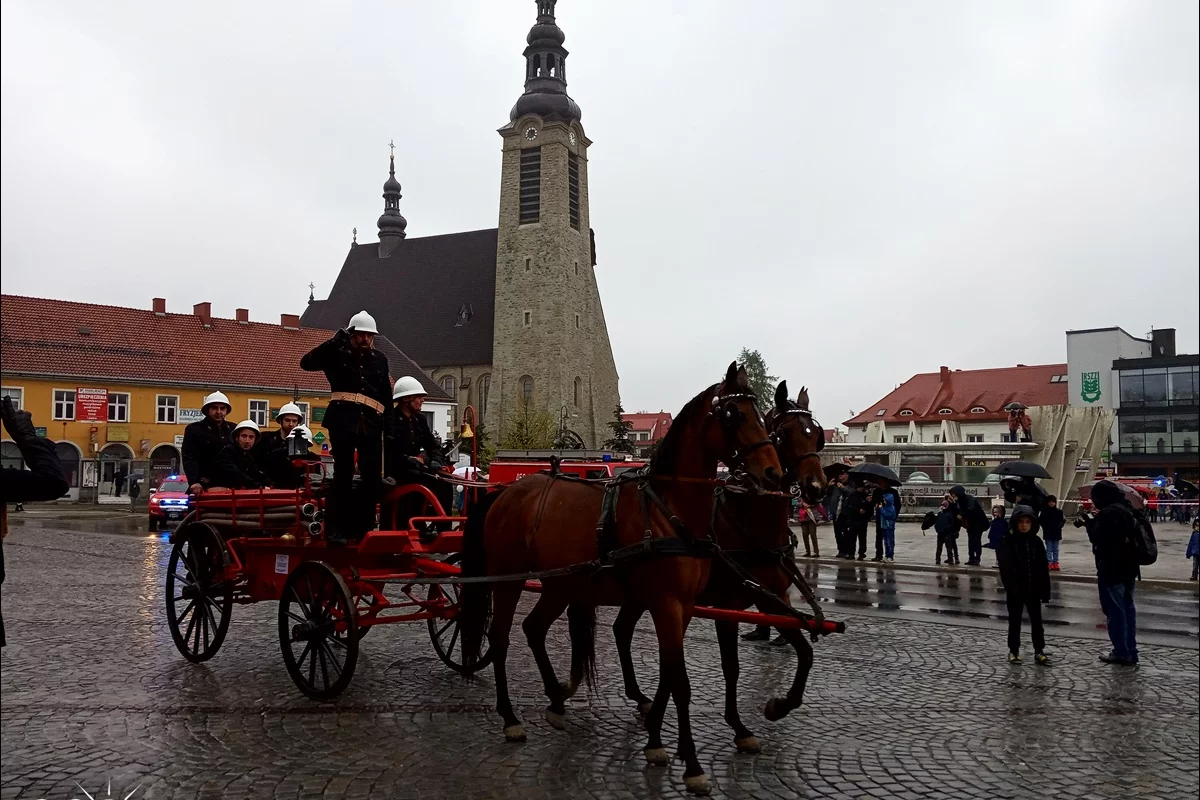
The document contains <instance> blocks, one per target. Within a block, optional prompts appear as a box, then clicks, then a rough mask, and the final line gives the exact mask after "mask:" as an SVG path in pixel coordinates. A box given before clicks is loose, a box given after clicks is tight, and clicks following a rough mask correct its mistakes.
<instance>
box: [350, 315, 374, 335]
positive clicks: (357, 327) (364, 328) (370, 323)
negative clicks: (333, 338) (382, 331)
mask: <svg viewBox="0 0 1200 800" xmlns="http://www.w3.org/2000/svg"><path fill="white" fill-rule="evenodd" d="M346 330H348V331H350V332H351V333H379V329H378V328H376V327H375V318H374V317H372V316H371V315H370V314H368V313H367V312H366V311H360V312H358V313H357V314H355V315H354V316H353V317H351V318H350V321H349V322H348V323H346Z"/></svg>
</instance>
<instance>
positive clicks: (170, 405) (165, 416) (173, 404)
mask: <svg viewBox="0 0 1200 800" xmlns="http://www.w3.org/2000/svg"><path fill="white" fill-rule="evenodd" d="M154 406H155V408H156V409H157V411H156V415H155V419H157V420H158V421H159V423H161V424H163V425H174V424H175V423H176V422H178V421H179V397H177V396H176V395H173V394H160V395H158V397H157V398H155V400H154Z"/></svg>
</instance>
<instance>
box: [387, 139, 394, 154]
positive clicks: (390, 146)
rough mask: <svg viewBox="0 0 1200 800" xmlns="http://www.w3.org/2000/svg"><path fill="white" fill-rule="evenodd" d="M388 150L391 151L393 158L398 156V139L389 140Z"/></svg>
mask: <svg viewBox="0 0 1200 800" xmlns="http://www.w3.org/2000/svg"><path fill="white" fill-rule="evenodd" d="M388 150H390V151H391V156H392V158H395V157H396V140H395V139H392V140H391V141H390V142H388Z"/></svg>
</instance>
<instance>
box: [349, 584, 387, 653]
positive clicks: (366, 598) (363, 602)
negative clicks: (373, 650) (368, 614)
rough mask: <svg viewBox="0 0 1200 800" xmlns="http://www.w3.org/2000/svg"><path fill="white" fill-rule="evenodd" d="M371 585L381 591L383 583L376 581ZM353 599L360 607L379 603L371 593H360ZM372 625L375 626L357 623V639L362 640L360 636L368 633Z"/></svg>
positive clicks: (368, 606)
mask: <svg viewBox="0 0 1200 800" xmlns="http://www.w3.org/2000/svg"><path fill="white" fill-rule="evenodd" d="M372 585H373V586H375V588H377V589H379V591H381V592H382V591H383V588H384V585H383V584H382V583H376V584H372ZM355 600H356V601H357V602H358V604H359V608H360V609H361V608H363V607H366V608H372V607H374V606H377V605H379V600H377V599H376V597H375V595H373V594H360V595H359V596H358V597H356V598H355ZM374 627H375V626H374V625H359V626H358V640H359V641H362V638H363V637H364V636H366V635H367V634H368V633H370V632H371V629H372V628H374Z"/></svg>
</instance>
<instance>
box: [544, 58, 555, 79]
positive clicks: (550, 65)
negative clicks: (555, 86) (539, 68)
mask: <svg viewBox="0 0 1200 800" xmlns="http://www.w3.org/2000/svg"><path fill="white" fill-rule="evenodd" d="M557 73H558V69H557V59H556V58H555V57H554V54H553V53H551V54H550V55H548V56H546V74H547V75H549V76H550V77H551V78H553V77H555V75H557Z"/></svg>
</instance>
